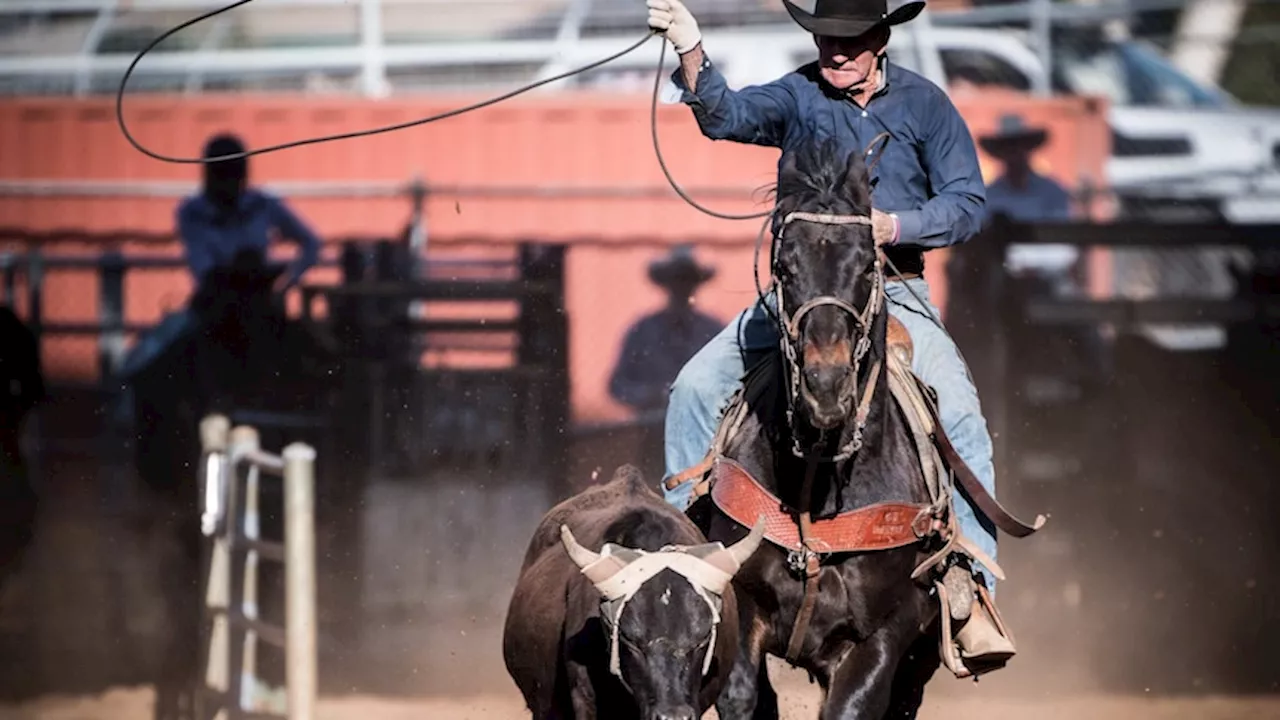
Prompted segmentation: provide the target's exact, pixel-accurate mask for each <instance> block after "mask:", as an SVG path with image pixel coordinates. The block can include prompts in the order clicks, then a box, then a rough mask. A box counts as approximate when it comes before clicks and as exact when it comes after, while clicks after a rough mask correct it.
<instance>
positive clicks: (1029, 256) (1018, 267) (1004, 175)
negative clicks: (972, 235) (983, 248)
mask: <svg viewBox="0 0 1280 720" xmlns="http://www.w3.org/2000/svg"><path fill="white" fill-rule="evenodd" d="M1048 139H1049V133H1048V131H1047V130H1046V129H1044V128H1041V127H1033V126H1030V125H1028V124H1027V123H1026V121H1024V120H1023V119H1022V116H1021V115H1018V114H1014V113H1009V114H1006V115H1003V116H1001V118H1000V123H999V126H998V129H997V130H996V131H995V132H993V133H990V134H987V135H981V136H979V137H978V144H979V145H981V146H982V149H983V150H984V151H986V153H987V154H988V155H990V156H991V157H992V158H994V159H995V160H996V162H998V163H999V164H1000V168H1001V170H1000V174H999V175H998V176H997V177H996V179H995V180H994V181H992V182H991V183H990V184H989V185H987V206H986V207H987V220H988V222H990V221H991V219H992V218H994V217H995V216H997V215H1004V216H1006V217H1008V218H1009V219H1010V220H1014V221H1017V222H1028V223H1029V222H1045V221H1049V222H1065V221H1067V220H1070V219H1071V217H1072V209H1071V208H1072V206H1071V193H1070V192H1068V191H1067V189H1066V188H1064V187H1062V185H1061V184H1059V183H1058V181H1057V180H1054V179H1053V178H1051V177H1048V176H1047V175H1043V174H1041V173H1038V172H1036V170H1035V169H1034V168H1033V167H1032V157H1033V156H1034V154H1035V152H1036V151H1037V150H1039V149H1040V148H1041V147H1042V146H1043V145H1044V144H1045V142H1047V141H1048ZM1078 259H1079V251H1078V250H1077V249H1076V248H1075V247H1072V246H1070V245H1014V246H1012V247H1010V248H1009V254H1008V256H1007V258H1006V267H1007V269H1008V270H1010V271H1011V272H1013V273H1015V274H1020V275H1035V276H1037V277H1039V278H1040V279H1041V280H1044V281H1046V282H1048V283H1049V284H1051V285H1052V286H1053V287H1054V288H1055V290H1056V291H1058V292H1060V293H1061V292H1070V291H1071V289H1072V288H1074V287H1076V285H1077V283H1076V282H1075V280H1076V278H1075V275H1076V273H1075V268H1076V262H1077V260H1078Z"/></svg>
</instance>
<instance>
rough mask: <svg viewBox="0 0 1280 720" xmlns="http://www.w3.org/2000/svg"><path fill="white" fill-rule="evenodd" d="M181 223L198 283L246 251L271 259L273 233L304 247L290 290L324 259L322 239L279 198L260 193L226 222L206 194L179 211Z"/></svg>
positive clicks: (248, 194) (251, 193) (243, 200)
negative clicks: (207, 274)
mask: <svg viewBox="0 0 1280 720" xmlns="http://www.w3.org/2000/svg"><path fill="white" fill-rule="evenodd" d="M177 223H178V235H179V237H180V238H181V240H182V246H183V248H184V249H185V250H186V257H187V266H188V267H189V268H190V269H191V274H192V275H193V276H194V277H195V279H196V283H197V284H199V282H200V281H201V280H202V279H203V278H204V276H205V274H206V273H208V272H209V271H210V270H211V269H213V268H214V267H217V266H219V265H227V264H229V263H230V262H231V259H232V258H233V257H235V254H236V252H237V251H239V250H241V249H244V248H253V249H255V250H260V251H261V252H262V253H263V256H264V257H266V252H267V248H268V246H269V245H270V243H271V240H272V239H273V234H272V231H277V232H279V233H280V235H282V236H284V237H285V238H288V239H289V240H292V241H294V242H296V243H297V244H298V246H299V250H300V252H299V253H298V258H297V260H295V261H294V263H293V265H292V266H291V267H290V268H289V274H288V276H287V279H288V282H289V284H290V285H292V284H293V283H295V282H297V280H298V279H299V278H301V277H302V274H303V273H304V272H306V271H307V270H308V269H310V268H311V266H313V265H315V264H316V260H317V259H318V257H319V255H320V240H319V238H317V237H316V235H315V233H313V232H311V229H310V228H308V227H307V226H306V225H305V224H303V222H302V221H301V220H299V219H298V216H296V215H294V214H293V212H291V211H290V210H289V209H288V208H287V207H285V205H284V203H283V202H281V201H280V199H279V198H277V197H275V196H274V195H269V194H267V193H264V192H262V191H260V190H254V189H249V190H246V191H245V192H244V194H243V195H241V196H240V201H239V204H238V205H237V206H236V210H235V212H234V213H232V214H231V215H230V216H229V217H226V218H220V217H219V216H218V211H217V209H216V208H215V207H214V206H213V204H212V203H210V202H209V201H208V200H207V199H206V198H205V197H204V196H203V195H192V196H191V197H188V198H186V199H185V200H183V201H182V203H181V204H180V205H179V206H178V211H177Z"/></svg>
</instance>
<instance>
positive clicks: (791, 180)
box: [778, 150, 804, 188]
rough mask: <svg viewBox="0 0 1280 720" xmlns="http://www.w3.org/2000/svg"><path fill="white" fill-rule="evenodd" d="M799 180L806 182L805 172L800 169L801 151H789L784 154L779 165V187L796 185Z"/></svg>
mask: <svg viewBox="0 0 1280 720" xmlns="http://www.w3.org/2000/svg"><path fill="white" fill-rule="evenodd" d="M797 182H804V172H803V171H801V170H800V157H799V153H797V152H795V151H793V150H792V151H787V152H784V153H783V154H782V164H781V165H779V166H778V187H779V188H783V187H788V186H791V187H794V186H795V184H796V183H797Z"/></svg>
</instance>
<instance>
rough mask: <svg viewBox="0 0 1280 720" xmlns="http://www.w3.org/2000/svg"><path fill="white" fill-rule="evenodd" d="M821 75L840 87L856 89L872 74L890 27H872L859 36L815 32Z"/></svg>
mask: <svg viewBox="0 0 1280 720" xmlns="http://www.w3.org/2000/svg"><path fill="white" fill-rule="evenodd" d="M813 39H814V42H815V43H816V44H817V46H818V66H819V67H820V68H821V70H822V78H823V79H824V80H826V81H827V82H828V83H830V84H831V86H832V87H834V88H836V89H837V90H846V91H847V90H856V89H858V87H857V86H858V85H859V84H861V83H863V82H865V81H866V80H867V78H868V77H870V75H871V73H872V71H874V70H875V67H876V57H877V56H878V55H879V54H880V53H881V52H883V51H884V48H885V45H887V44H888V42H889V28H887V27H883V26H882V27H877V28H873V29H871V30H869V31H867V32H865V33H863V34H861V35H859V36H857V37H830V36H828V35H814V36H813Z"/></svg>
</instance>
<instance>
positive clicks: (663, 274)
mask: <svg viewBox="0 0 1280 720" xmlns="http://www.w3.org/2000/svg"><path fill="white" fill-rule="evenodd" d="M715 274H716V271H715V268H713V267H710V266H708V265H702V264H701V263H699V262H698V261H697V260H696V259H694V257H693V248H692V247H690V246H688V245H678V246H676V247H674V248H672V249H671V252H670V253H669V254H668V255H667V256H666V257H663V258H660V259H658V260H654V261H653V262H651V263H649V279H650V280H652V281H653V284H654V285H658V286H660V287H665V288H673V287H697V286H699V285H701V284H702V283H704V282H706V281H708V280H710V279H711V278H713V277H715Z"/></svg>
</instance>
